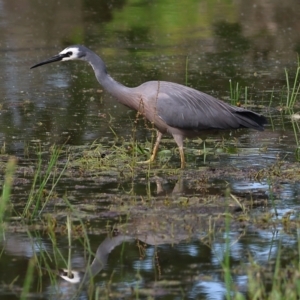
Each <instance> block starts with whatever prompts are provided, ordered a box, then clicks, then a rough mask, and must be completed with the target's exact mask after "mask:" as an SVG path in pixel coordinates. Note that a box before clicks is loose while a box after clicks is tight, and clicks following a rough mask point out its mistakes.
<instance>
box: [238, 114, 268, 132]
mask: <svg viewBox="0 0 300 300" xmlns="http://www.w3.org/2000/svg"><path fill="white" fill-rule="evenodd" d="M235 116H236V117H237V118H238V120H239V123H240V125H241V127H245V128H253V129H256V130H259V131H263V130H264V125H265V124H267V123H268V121H267V119H266V118H265V117H264V116H263V115H259V114H257V113H255V112H252V111H250V110H241V111H236V112H235Z"/></svg>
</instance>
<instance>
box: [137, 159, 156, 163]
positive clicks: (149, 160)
mask: <svg viewBox="0 0 300 300" xmlns="http://www.w3.org/2000/svg"><path fill="white" fill-rule="evenodd" d="M153 162H154V159H151V158H150V159H147V160H143V161H138V162H137V164H151V163H153Z"/></svg>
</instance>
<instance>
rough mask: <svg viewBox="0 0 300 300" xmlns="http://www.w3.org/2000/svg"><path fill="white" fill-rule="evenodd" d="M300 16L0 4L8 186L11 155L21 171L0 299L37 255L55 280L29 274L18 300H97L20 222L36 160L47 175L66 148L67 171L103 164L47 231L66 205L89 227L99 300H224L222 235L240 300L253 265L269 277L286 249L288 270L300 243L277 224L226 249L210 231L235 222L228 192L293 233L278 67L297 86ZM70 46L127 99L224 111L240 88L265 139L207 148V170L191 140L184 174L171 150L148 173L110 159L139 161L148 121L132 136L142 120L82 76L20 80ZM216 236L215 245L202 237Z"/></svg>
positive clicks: (190, 4)
mask: <svg viewBox="0 0 300 300" xmlns="http://www.w3.org/2000/svg"><path fill="white" fill-rule="evenodd" d="M299 6H300V4H299V3H298V1H296V0H287V1H284V3H282V1H268V0H265V1H252V0H251V1H250V0H248V1H209V0H206V1H193V0H190V1H177V2H176V3H174V1H93V0H90V1H77V0H75V1H50V2H49V1H22V3H21V2H20V1H16V0H12V1H1V0H0V66H1V74H0V92H1V95H2V96H1V101H0V107H1V110H0V147H1V153H3V157H2V158H1V165H2V168H1V182H3V177H4V167H5V165H6V161H7V155H13V156H16V157H17V158H18V171H17V175H16V184H15V186H14V189H13V195H12V203H13V205H14V210H13V212H12V218H11V220H9V221H8V223H7V230H6V232H5V234H4V235H3V237H2V243H1V245H3V246H2V248H3V251H2V252H1V256H0V282H1V284H0V298H1V299H19V297H20V295H21V292H22V289H23V287H24V278H25V277H26V273H27V271H28V264H29V261H30V259H31V258H32V257H37V259H38V260H39V259H41V257H43V256H44V255H45V253H47V256H48V259H49V261H50V262H49V266H50V268H51V269H53V272H54V277H55V278H56V280H53V279H52V278H50V277H51V276H49V274H48V273H47V274H44V275H42V276H40V274H35V273H34V280H33V283H32V286H31V288H30V292H31V294H30V295H29V297H27V299H33V298H38V299H48V298H52V299H71V298H72V297H75V296H76V297H79V298H80V299H88V298H90V299H94V298H95V297H96V296H95V295H93V296H91V295H90V294H89V292H88V289H86V288H83V289H81V290H80V292H79V295H77V294H76V293H77V292H78V285H76V284H72V283H69V282H68V281H67V280H65V279H63V278H61V277H59V276H58V275H57V274H58V269H59V268H65V267H66V261H67V260H68V257H70V252H69V245H68V239H67V238H66V234H65V232H64V231H63V230H62V232H58V233H57V237H56V238H55V247H57V249H58V250H54V249H55V247H54V246H53V244H54V242H53V239H51V238H50V234H48V231H47V230H45V228H44V227H45V226H42V225H41V226H39V225H40V224H39V221H37V222H36V221H35V222H33V224H26V226H25V225H24V224H23V223H22V226H20V223H19V222H20V217H19V215H20V213H21V212H22V210H23V208H24V205H25V203H26V201H27V199H28V195H29V191H30V190H31V187H32V181H33V174H34V170H35V169H36V164H37V153H38V152H39V151H40V150H42V151H43V152H44V156H43V158H44V164H45V165H47V163H48V159H47V157H48V156H47V153H48V151H49V149H50V148H51V146H52V145H54V144H55V145H65V147H66V148H67V149H69V150H68V151H69V152H70V153H71V156H72V155H74V156H75V157H76V159H80V158H82V157H83V156H84V152H83V150H80V149H81V148H80V147H82V146H83V147H84V149H85V150H87V149H88V148H89V146H90V145H92V144H93V143H94V144H97V143H101V145H103V147H104V149H106V150H103V151H102V150H101V151H102V152H101V153H102V154H103V153H104V154H105V158H104V159H105V160H106V161H104V163H102V165H101V164H100V165H99V167H98V169H97V167H95V169H96V170H95V169H93V170H92V171H91V170H88V169H84V168H83V167H82V166H80V167H77V166H74V165H71V167H70V168H69V169H67V173H66V174H64V175H63V176H62V178H61V181H60V182H59V184H58V185H57V187H56V188H55V196H53V197H51V199H50V201H49V203H48V204H47V206H46V207H45V209H44V210H43V212H42V214H41V216H40V217H42V219H43V220H45V219H46V218H47V217H46V216H48V217H49V216H50V217H52V218H53V219H55V220H56V222H57V224H59V226H65V222H66V216H67V214H68V213H67V211H69V210H70V209H69V206H68V205H67V204H66V202H65V201H64V199H65V198H67V199H68V201H69V202H70V203H71V205H72V206H74V210H76V213H73V214H72V217H73V220H74V222H75V223H76V224H79V223H80V222H79V221H80V220H82V221H83V224H85V226H86V228H87V229H86V230H87V236H88V240H89V241H90V249H91V251H92V252H93V253H96V251H97V248H98V247H100V250H101V251H100V250H99V252H101V257H100V258H99V260H100V261H101V262H103V264H104V265H105V266H104V267H103V268H102V267H101V268H98V270H96V271H97V272H96V271H95V274H94V275H95V277H94V279H93V280H94V283H95V286H96V287H97V289H98V290H97V289H96V290H97V291H98V292H99V293H100V295H101V296H99V299H100V298H101V299H102V298H105V299H106V298H113V299H119V298H121V299H123V298H130V297H131V296H132V294H133V293H135V291H138V295H137V296H136V295H135V296H134V297H137V298H143V299H144V298H147V297H148V296H149V297H150V296H152V297H153V298H155V299H156V298H160V299H175V298H176V299H224V297H225V294H226V287H225V283H224V282H225V281H224V275H223V271H222V262H223V260H224V256H225V251H226V242H225V241H226V237H227V236H228V239H229V241H230V264H231V265H230V266H231V270H232V282H233V285H234V290H235V291H240V292H242V293H245V294H246V293H247V290H248V277H247V266H248V265H249V262H250V257H251V261H253V260H255V261H257V263H259V264H260V265H268V264H270V263H271V264H272V262H273V261H274V260H275V259H276V256H277V254H278V245H279V243H280V244H281V245H282V247H283V249H281V252H282V251H284V253H285V256H284V258H285V259H286V261H288V259H289V255H290V253H291V252H292V251H293V249H295V248H297V231H296V229H295V228H288V229H287V228H284V226H281V225H282V224H281V222H278V223H276V224H277V225H278V224H280V226H276V227H274V226H273V227H272V226H268V224H265V225H264V226H261V224H260V225H258V224H257V223H255V222H249V223H244V222H242V223H243V224H241V223H239V222H233V223H232V224H231V227H230V231H229V232H228V235H226V233H225V231H224V219H223V220H220V218H219V216H222V215H223V214H224V212H225V211H226V210H227V209H228V207H227V206H226V205H225V204H226V199H225V198H226V197H225V196H224V195H225V193H226V190H227V189H228V188H229V189H230V193H231V194H233V195H234V196H236V197H239V199H242V200H243V199H244V200H245V201H249V199H253V201H258V202H259V205H257V207H255V206H253V209H251V212H250V215H251V217H253V218H254V219H255V218H259V217H260V216H262V215H265V214H268V215H270V216H271V217H270V219H271V220H273V219H275V220H278V219H280V218H281V217H282V216H285V215H286V214H287V213H290V214H291V219H292V220H297V219H298V203H299V197H300V196H299V194H300V192H299V190H300V187H299V178H300V176H299V170H298V168H299V165H298V161H299V156H298V155H297V149H299V146H297V138H299V129H298V128H299V127H297V126H299V125H297V123H294V125H293V123H292V122H291V118H290V114H289V113H286V112H284V111H283V110H282V109H281V107H282V105H283V104H284V103H285V101H286V93H285V91H286V89H285V88H284V86H285V85H286V80H285V68H286V69H287V70H288V71H289V76H290V77H291V80H292V78H293V77H294V74H295V71H296V68H297V53H299V51H300V38H299V32H300V21H299V20H300V15H299V14H300V7H299ZM72 44H84V45H86V46H87V47H89V48H91V49H92V50H94V51H95V52H97V53H98V54H99V55H101V57H102V58H103V59H104V61H105V62H106V65H107V68H108V72H109V74H110V75H111V76H112V77H114V78H115V79H116V80H118V81H120V82H122V83H123V84H125V85H128V86H137V85H139V84H141V83H143V82H145V81H147V80H156V79H159V80H166V81H174V82H177V83H181V84H184V85H185V84H187V85H189V86H191V87H193V88H196V89H199V90H201V91H203V92H206V93H208V94H211V95H213V96H215V97H218V98H221V99H223V100H225V101H228V102H229V101H230V84H229V82H230V81H231V82H232V83H233V85H234V86H235V85H236V84H237V83H238V84H239V86H240V87H241V96H240V102H241V103H242V105H247V106H249V107H250V109H252V110H255V111H257V112H260V113H262V114H264V115H265V116H266V117H267V118H268V120H269V124H268V125H267V126H266V129H265V131H264V132H254V131H250V130H248V131H247V130H245V131H239V132H237V133H235V134H233V136H229V137H227V138H226V139H225V140H223V139H222V137H215V136H214V137H208V140H207V142H206V148H207V150H206V151H207V152H206V153H207V155H205V156H204V155H203V152H202V151H203V143H201V141H200V139H196V140H194V141H188V142H187V143H186V155H187V162H188V164H187V168H186V170H184V171H179V170H178V167H179V165H180V161H179V155H178V151H177V150H176V147H175V143H174V142H173V141H172V139H171V138H169V137H165V139H164V140H163V143H162V145H161V150H162V152H161V158H160V159H159V160H158V162H157V163H156V164H154V165H153V166H151V170H149V169H148V168H147V167H142V166H140V165H136V164H133V165H130V162H129V163H128V162H127V160H126V159H127V158H128V157H127V158H126V159H125V158H124V159H120V155H118V154H116V148H113V147H112V145H113V144H114V143H115V144H116V145H117V146H118V147H127V146H128V145H130V143H132V141H133V140H135V142H137V143H138V144H139V145H142V147H143V146H144V145H145V147H148V146H149V145H150V141H151V140H152V134H153V132H152V131H149V130H147V129H146V127H145V124H144V122H143V121H141V122H139V123H138V125H137V126H136V125H135V124H134V122H133V120H135V118H136V113H135V112H133V111H130V110H128V109H127V108H125V107H124V106H122V105H121V104H119V103H117V102H116V100H115V99H113V98H112V97H111V96H110V95H109V94H107V93H106V92H105V91H102V87H101V86H100V85H99V84H98V82H97V81H96V79H95V77H94V73H93V70H92V69H91V67H90V66H89V65H88V64H85V63H83V62H68V63H57V64H52V65H47V66H43V67H40V68H38V69H34V70H29V68H30V66H32V65H34V64H35V63H38V62H40V61H42V60H44V59H47V58H49V57H51V56H53V55H55V54H57V53H58V52H60V51H61V50H62V49H64V48H65V47H66V46H69V45H72ZM245 87H247V96H245ZM298 103H299V102H298V101H297V103H296V106H295V112H297V111H298V110H299V104H298ZM296 122H297V121H296ZM295 124H296V125H295ZM295 128H296V129H295ZM105 147H106V148H105ZM112 149H113V150H112ZM69 152H68V153H69ZM74 153H75V154H74ZM164 154H165V156H164ZM66 156H67V155H65V156H63V157H62V158H60V163H61V165H64V164H65V163H66ZM74 156H73V157H74ZM115 156H117V158H116V157H115ZM118 156H119V157H118ZM113 158H114V159H116V162H117V163H116V164H114V161H113V160H112V159H113ZM143 159H145V157H143V156H140V157H139V158H138V160H143ZM124 161H125V162H124ZM121 162H122V163H121ZM119 163H120V164H119ZM45 168H46V167H45ZM128 170H131V171H128ZM278 170H281V171H280V174H278V172H279V171H278ZM276 172H277V173H276ZM297 174H298V175H297ZM48 185H49V184H48ZM47 188H48V189H51V186H50V185H49V186H47ZM231 201H232V199H231ZM234 205H237V204H236V203H235V204H234ZM271 214H272V215H271ZM210 218H212V221H211V222H212V223H210V222H209V220H211V219H210ZM183 224H185V225H183ZM212 224H214V226H215V227H214V228H215V230H216V232H215V234H214V235H213V237H212V236H210V237H209V238H208V236H209V233H211V229H212V228H211V226H212ZM59 226H58V227H59ZM112 229H115V231H114V233H113V234H112V236H110V234H111V231H112ZM58 231H59V230H58ZM82 236H83V235H82V234H78V237H77V236H76V234H74V240H73V241H72V247H71V258H70V259H71V262H72V268H73V269H75V270H81V272H82V273H80V274H81V275H82V274H84V272H85V270H86V268H87V266H88V265H89V264H90V263H91V261H89V260H88V257H89V254H88V253H87V250H86V246H85V245H84V243H83V241H82V240H83V238H82ZM107 236H110V238H109V241H108V240H107V239H108V238H107ZM103 243H104V244H103ZM101 245H102V246H101ZM101 247H102V248H101ZM58 252H59V253H60V254H59V255H58V254H57V253H58ZM96 258H97V255H96ZM91 259H94V255H92V256H91ZM41 264H43V263H41ZM42 267H44V266H42ZM55 272H56V273H55ZM96 273H97V274H96Z"/></svg>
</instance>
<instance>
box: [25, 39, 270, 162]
mask: <svg viewBox="0 0 300 300" xmlns="http://www.w3.org/2000/svg"><path fill="white" fill-rule="evenodd" d="M75 59H79V60H85V61H87V62H88V63H89V64H90V65H91V66H92V68H93V70H94V72H95V75H96V78H97V80H98V81H99V83H100V84H101V85H102V86H103V88H104V89H105V90H107V91H108V92H109V93H110V94H111V95H112V96H114V97H115V98H117V100H118V101H119V102H120V103H122V104H124V105H126V106H128V107H130V108H132V109H134V110H137V111H139V112H140V113H141V114H142V115H144V117H145V118H146V119H148V120H149V121H150V122H152V123H153V124H154V125H155V126H156V127H157V129H158V134H157V140H156V143H155V145H154V148H153V153H152V155H151V158H150V160H149V161H150V162H152V161H153V160H154V158H155V156H156V153H157V150H158V146H159V142H160V139H161V137H162V134H164V133H169V134H171V135H173V137H174V139H175V141H176V143H177V145H178V147H179V152H180V158H181V167H182V168H183V167H184V165H185V159H184V152H183V139H184V138H185V137H193V136H198V135H201V132H202V131H210V130H212V131H214V130H225V129H238V128H253V129H256V130H260V131H262V130H263V129H264V128H263V125H264V124H266V123H267V120H266V118H265V117H264V116H262V115H259V114H257V113H255V112H252V111H250V110H246V109H243V108H240V107H236V106H231V105H229V104H227V103H225V102H223V101H221V100H218V99H216V98H214V97H212V96H210V95H207V94H205V93H202V92H200V91H197V90H195V89H192V88H189V87H186V86H183V85H180V84H177V83H173V82H166V81H149V82H146V83H143V84H141V85H140V86H138V87H135V88H129V87H126V86H124V85H122V84H121V83H119V82H117V81H115V80H114V79H113V78H112V77H111V76H109V75H108V74H107V70H106V66H105V63H104V62H103V60H102V59H101V58H100V57H99V56H98V55H97V54H95V53H94V52H92V51H91V50H89V49H88V48H86V47H84V46H81V45H75V46H70V47H68V48H66V49H64V50H63V51H61V52H60V53H59V54H58V55H56V56H54V57H52V58H50V59H48V60H46V61H43V62H41V63H38V64H36V65H34V66H33V67H31V68H35V67H38V66H41V65H44V64H47V63H51V62H55V61H66V60H75ZM149 161H148V162H149Z"/></svg>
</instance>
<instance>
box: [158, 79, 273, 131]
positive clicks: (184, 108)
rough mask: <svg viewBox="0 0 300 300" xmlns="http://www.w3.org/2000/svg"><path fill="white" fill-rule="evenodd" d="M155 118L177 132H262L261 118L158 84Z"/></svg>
mask: <svg viewBox="0 0 300 300" xmlns="http://www.w3.org/2000/svg"><path fill="white" fill-rule="evenodd" d="M157 113H158V115H159V116H160V117H161V118H162V119H163V120H164V121H165V122H166V123H167V124H168V125H169V126H171V127H175V128H180V129H193V130H205V129H237V128H243V127H246V128H254V129H257V130H263V125H264V124H266V123H267V120H266V118H265V117H264V116H262V115H259V114H257V113H254V112H252V111H250V110H246V109H243V108H240V107H236V106H231V105H229V104H227V103H225V102H223V101H221V100H218V99H216V98H214V97H212V96H210V95H207V94H205V93H202V92H200V91H197V90H195V89H192V88H189V87H186V86H183V85H180V84H176V83H172V82H164V81H161V82H160V88H159V93H158V99H157Z"/></svg>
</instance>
